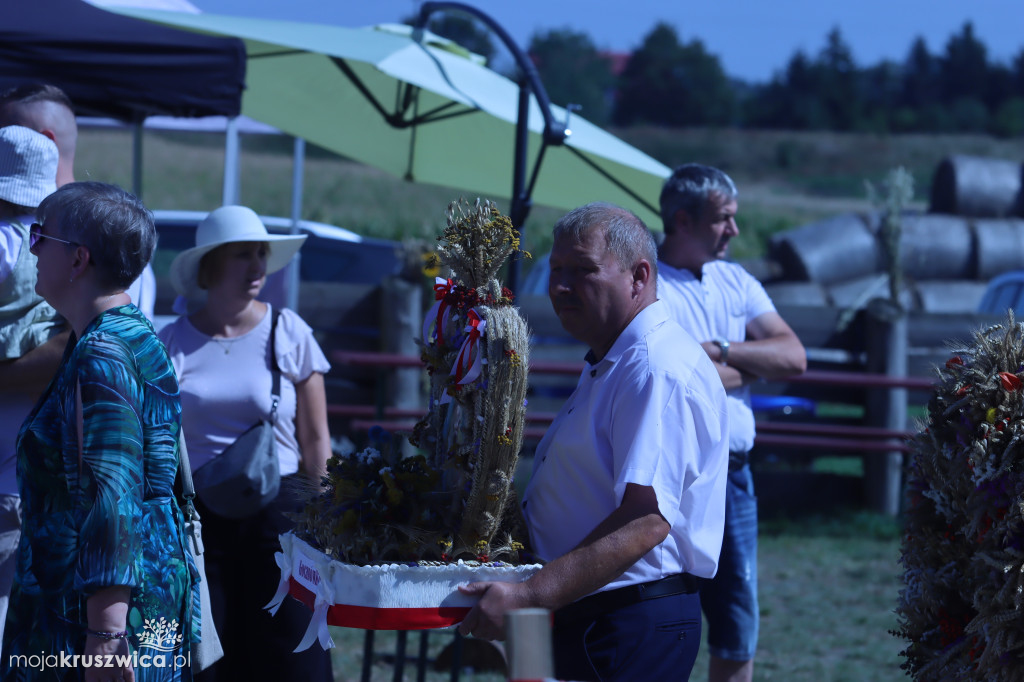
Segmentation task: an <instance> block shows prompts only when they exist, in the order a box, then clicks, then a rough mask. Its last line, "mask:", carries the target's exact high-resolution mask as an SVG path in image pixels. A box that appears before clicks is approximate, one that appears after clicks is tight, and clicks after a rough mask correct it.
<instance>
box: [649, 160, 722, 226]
mask: <svg viewBox="0 0 1024 682" xmlns="http://www.w3.org/2000/svg"><path fill="white" fill-rule="evenodd" d="M712 194H718V195H721V196H722V197H723V198H724V199H727V200H730V201H732V200H735V199H736V197H737V196H738V195H739V191H738V190H737V189H736V183H734V182H733V181H732V178H730V177H729V176H728V175H727V174H726V173H725V172H723V171H720V170H719V169H717V168H714V167H713V166H705V165H703V164H699V163H687V164H683V165H682V166H679V167H678V168H676V169H675V170H674V171H672V175H670V176H668V179H667V180H665V184H664V185H662V187H661V199H660V203H661V221H662V224H663V225H664V228H665V234H671V233H672V230H673V229H674V228H673V220H674V218H675V215H676V213H678V212H679V211H686V214H687V215H688V216H690V217H691V218H693V219H694V220H697V219H699V218H700V217H701V216H702V215H703V213H704V209H705V207H707V204H708V199H709V198H710V196H711V195H712Z"/></svg>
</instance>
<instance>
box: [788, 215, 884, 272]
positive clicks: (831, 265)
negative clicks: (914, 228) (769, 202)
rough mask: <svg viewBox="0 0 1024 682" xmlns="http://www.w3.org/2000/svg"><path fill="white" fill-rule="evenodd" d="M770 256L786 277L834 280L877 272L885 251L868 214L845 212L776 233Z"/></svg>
mask: <svg viewBox="0 0 1024 682" xmlns="http://www.w3.org/2000/svg"><path fill="white" fill-rule="evenodd" d="M768 250H769V256H770V257H771V259H772V260H774V261H776V262H778V263H779V265H781V266H782V271H783V272H784V273H785V278H786V279H789V280H806V281H811V282H818V283H819V284H826V285H827V284H833V283H835V282H841V281H843V280H847V279H853V278H855V277H862V276H864V275H868V274H870V273H873V272H876V271H877V270H878V269H879V267H881V263H882V251H881V247H880V246H879V244H878V241H877V239H876V238H875V235H874V233H873V232H872V231H871V230H870V229H869V227H868V222H867V220H866V218H865V216H863V215H861V214H859V213H843V214H840V215H837V216H834V217H831V218H827V219H825V220H821V221H819V222H816V223H810V224H808V225H803V226H802V227H798V228H795V229H793V230H787V231H785V232H782V233H780V234H777V235H775V236H774V237H773V238H772V239H771V241H770V242H769V245H768Z"/></svg>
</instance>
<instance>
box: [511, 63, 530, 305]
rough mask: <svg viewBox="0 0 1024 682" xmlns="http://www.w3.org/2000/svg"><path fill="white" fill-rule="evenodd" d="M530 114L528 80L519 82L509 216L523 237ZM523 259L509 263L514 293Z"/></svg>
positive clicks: (527, 204) (526, 204) (527, 207)
mask: <svg viewBox="0 0 1024 682" xmlns="http://www.w3.org/2000/svg"><path fill="white" fill-rule="evenodd" d="M529 116H530V84H529V83H527V82H526V80H525V79H524V80H521V81H520V82H519V115H518V116H517V117H516V148H515V156H514V157H513V158H514V159H515V167H514V168H513V171H512V204H511V206H510V208H509V218H510V219H511V220H512V227H514V228H515V230H516V235H517V236H518V237H519V238H520V240H521V239H522V238H523V226H524V225H525V224H526V218H527V216H529V215H530V207H531V202H530V197H529V195H528V194H527V192H526V145H527V135H528V134H529V130H528V129H527V127H526V123H527V121H528V120H529ZM521 264H522V261H521V260H520V259H519V258H516V257H514V256H513V257H512V258H511V259H509V263H508V279H507V284H508V288H509V289H510V290H511V291H512V293H516V292H517V291H519V277H520V274H521V272H522V267H521Z"/></svg>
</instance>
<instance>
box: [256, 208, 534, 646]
mask: <svg viewBox="0 0 1024 682" xmlns="http://www.w3.org/2000/svg"><path fill="white" fill-rule="evenodd" d="M438 242H439V243H438V249H437V253H438V258H439V260H440V264H441V265H443V266H446V267H447V269H448V270H450V272H451V274H450V276H449V277H446V278H438V279H437V282H436V284H435V286H434V295H435V302H434V305H433V307H432V308H431V310H430V311H429V312H428V313H427V315H426V320H425V322H424V324H423V331H422V339H421V340H420V341H421V348H422V359H423V362H424V364H425V365H426V368H427V372H428V373H429V375H430V398H429V405H428V407H429V411H428V413H427V416H426V417H425V418H424V419H423V420H422V421H421V422H420V423H418V424H417V425H416V427H415V429H414V430H413V434H412V437H411V438H410V441H411V442H412V443H413V445H415V446H416V447H417V448H418V453H417V454H415V455H413V456H405V457H403V456H402V455H401V453H400V450H399V448H387V447H382V448H380V449H376V448H367V449H365V450H363V451H361V452H357V453H353V454H350V455H345V456H339V455H335V456H334V457H332V458H331V460H330V462H329V463H328V471H327V475H326V476H325V477H324V479H323V483H324V485H323V488H322V489H321V491H320V492H319V494H317V495H316V496H315V497H314V498H313V499H311V500H310V501H309V503H308V504H307V505H306V507H305V509H304V510H303V511H302V512H301V514H299V515H297V517H296V522H297V523H296V529H295V531H294V533H289V534H287V535H283V536H282V537H281V548H282V552H280V553H279V554H278V557H277V560H278V565H279V567H280V568H281V583H280V585H279V587H278V591H277V594H276V595H275V596H274V598H273V599H272V600H271V603H270V604H268V605H267V608H268V609H270V610H271V612H276V610H277V607H278V606H279V605H280V603H281V601H282V600H283V599H284V598H285V596H286V595H287V594H289V593H290V594H292V595H293V596H296V597H297V598H299V599H300V600H303V601H305V602H306V603H307V605H309V606H310V607H311V608H313V611H314V615H313V619H312V622H311V623H310V627H309V629H308V630H307V632H306V636H305V637H304V638H303V640H302V642H301V643H300V645H299V647H298V649H296V650H297V651H299V650H303V649H305V648H307V647H308V646H310V645H311V644H312V643H313V641H314V640H318V641H319V642H320V644H321V646H323V647H324V648H327V647H330V646H333V642H331V640H330V635H329V633H328V630H327V625H328V624H331V625H341V626H347V627H358V628H365V629H392V630H411V629H423V628H432V627H444V626H448V625H453V624H455V623H458V622H459V621H461V620H462V618H463V617H464V616H465V614H466V613H467V612H468V611H469V609H470V608H471V607H472V605H473V603H474V601H475V599H473V598H469V597H466V596H464V595H462V594H460V593H459V592H458V590H457V586H458V585H459V584H463V585H464V584H466V583H469V582H474V581H479V580H503V581H522V580H526V579H527V578H528V577H529V576H530V575H532V574H533V573H534V572H535V571H536V570H537V569H538V568H539V566H537V565H536V564H531V565H521V564H522V561H523V556H522V554H521V552H522V550H523V549H524V547H523V544H522V540H523V539H524V538H525V537H526V535H525V530H523V529H522V525H521V523H520V522H519V510H518V504H517V503H516V500H515V490H514V488H513V485H512V484H513V475H514V473H515V467H516V462H517V460H518V454H519V448H520V445H521V444H522V435H523V424H524V418H525V411H526V374H527V364H528V362H529V334H528V331H527V327H526V323H525V321H524V320H523V318H522V316H521V315H520V313H519V311H518V309H517V308H516V307H515V306H514V305H513V304H512V294H511V292H509V291H508V290H507V289H504V288H502V286H501V284H500V283H499V282H498V279H497V274H498V270H499V268H500V267H501V265H502V264H503V263H504V262H505V260H506V259H507V258H509V256H513V255H517V254H520V253H523V252H520V251H519V239H518V237H517V235H516V231H515V230H514V228H513V227H512V223H511V221H510V220H509V219H508V218H507V217H505V216H503V215H501V214H500V213H499V212H498V210H497V209H496V208H495V206H494V204H492V203H490V202H488V201H479V200H478V201H477V202H476V203H475V204H473V205H469V204H468V203H466V202H464V201H461V202H456V203H452V204H450V205H449V207H448V211H447V228H446V229H445V231H444V233H443V234H442V235H441V236H440V237H439V238H438ZM527 255H528V254H527Z"/></svg>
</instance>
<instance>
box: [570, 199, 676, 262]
mask: <svg viewBox="0 0 1024 682" xmlns="http://www.w3.org/2000/svg"><path fill="white" fill-rule="evenodd" d="M598 227H600V228H603V231H604V239H605V245H606V246H607V248H608V251H610V252H611V253H612V255H613V256H615V260H616V261H618V263H619V266H620V267H621V268H622V269H623V270H628V269H631V268H632V267H633V266H635V265H636V264H637V263H639V262H640V261H641V260H646V261H647V262H648V263H650V264H651V277H652V279H653V280H655V281H657V278H658V246H657V244H655V242H654V235H652V234H651V231H650V230H649V229H647V225H645V224H644V221H642V220H640V217H639V216H637V215H636V214H635V213H633V212H632V211H628V210H626V209H624V208H622V207H620V206H616V205H615V204H609V203H606V202H603V201H595V202H593V203H590V204H585V205H583V206H580V207H579V208H574V209H573V210H571V211H569V212H568V213H566V214H565V215H564V216H562V217H561V219H559V221H558V222H557V223H555V229H554V238H555V240H558V239H563V238H566V237H568V238H571V239H572V240H573V241H577V242H579V241H582V240H583V238H584V236H585V235H586V234H587V233H588V232H590V230H592V229H594V228H598Z"/></svg>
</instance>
